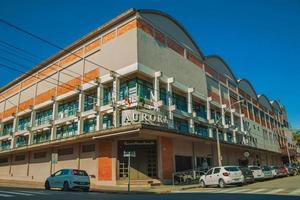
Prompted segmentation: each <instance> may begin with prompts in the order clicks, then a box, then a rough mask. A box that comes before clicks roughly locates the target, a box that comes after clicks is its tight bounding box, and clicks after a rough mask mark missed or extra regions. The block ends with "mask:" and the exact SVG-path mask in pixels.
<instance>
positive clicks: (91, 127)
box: [83, 117, 96, 133]
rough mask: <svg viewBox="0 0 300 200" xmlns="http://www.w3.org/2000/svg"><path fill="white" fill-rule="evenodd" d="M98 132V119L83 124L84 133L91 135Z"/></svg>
mask: <svg viewBox="0 0 300 200" xmlns="http://www.w3.org/2000/svg"><path fill="white" fill-rule="evenodd" d="M95 130H96V118H95V117H94V118H91V119H85V120H84V122H83V132H84V133H90V132H94V131H95Z"/></svg>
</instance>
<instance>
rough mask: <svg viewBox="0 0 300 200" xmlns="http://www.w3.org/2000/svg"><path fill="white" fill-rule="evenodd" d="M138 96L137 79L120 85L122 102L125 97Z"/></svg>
mask: <svg viewBox="0 0 300 200" xmlns="http://www.w3.org/2000/svg"><path fill="white" fill-rule="evenodd" d="M136 96H137V79H132V80H129V81H126V82H124V83H122V84H121V85H120V93H119V98H120V100H123V99H125V97H129V98H132V97H136Z"/></svg>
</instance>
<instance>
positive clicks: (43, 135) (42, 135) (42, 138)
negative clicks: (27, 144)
mask: <svg viewBox="0 0 300 200" xmlns="http://www.w3.org/2000/svg"><path fill="white" fill-rule="evenodd" d="M50 135H51V131H50V129H49V130H43V131H42V132H39V133H36V134H34V135H33V139H32V142H33V144H37V143H42V142H46V141H48V140H50Z"/></svg>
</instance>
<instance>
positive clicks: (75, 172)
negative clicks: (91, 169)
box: [73, 170, 88, 176]
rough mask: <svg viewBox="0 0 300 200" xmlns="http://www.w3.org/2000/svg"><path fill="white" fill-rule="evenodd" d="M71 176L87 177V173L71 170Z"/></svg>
mask: <svg viewBox="0 0 300 200" xmlns="http://www.w3.org/2000/svg"><path fill="white" fill-rule="evenodd" d="M73 175H75V176H88V175H87V173H86V172H85V171H83V170H73Z"/></svg>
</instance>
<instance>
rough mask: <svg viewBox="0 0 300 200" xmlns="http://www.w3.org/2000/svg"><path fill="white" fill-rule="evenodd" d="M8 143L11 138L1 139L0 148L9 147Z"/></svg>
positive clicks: (5, 148)
mask: <svg viewBox="0 0 300 200" xmlns="http://www.w3.org/2000/svg"><path fill="white" fill-rule="evenodd" d="M10 145H11V140H2V141H1V146H0V148H1V149H0V150H7V149H10Z"/></svg>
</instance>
